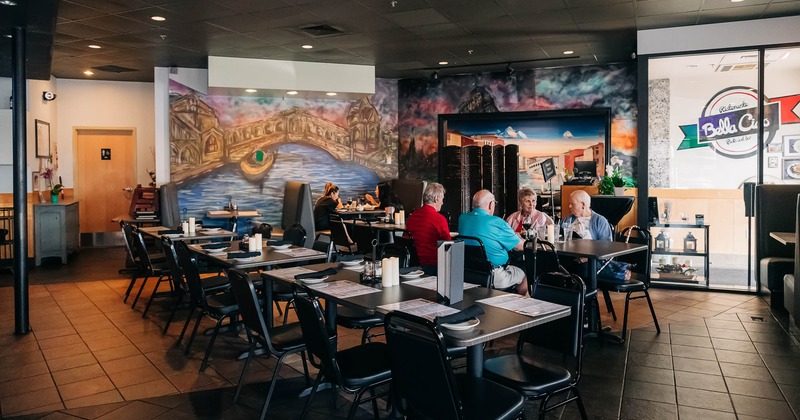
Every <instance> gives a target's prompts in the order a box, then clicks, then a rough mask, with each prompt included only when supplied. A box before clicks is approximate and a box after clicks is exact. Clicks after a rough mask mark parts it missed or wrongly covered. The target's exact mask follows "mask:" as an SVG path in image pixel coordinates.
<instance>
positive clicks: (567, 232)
mask: <svg viewBox="0 0 800 420" xmlns="http://www.w3.org/2000/svg"><path fill="white" fill-rule="evenodd" d="M572 230H573V226H572V224H565V225H564V241H566V242H572Z"/></svg>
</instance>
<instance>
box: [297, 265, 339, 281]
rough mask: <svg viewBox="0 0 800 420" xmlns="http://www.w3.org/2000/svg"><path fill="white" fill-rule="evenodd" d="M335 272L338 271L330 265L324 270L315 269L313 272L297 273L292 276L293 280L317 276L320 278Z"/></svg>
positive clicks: (315, 277) (316, 277)
mask: <svg viewBox="0 0 800 420" xmlns="http://www.w3.org/2000/svg"><path fill="white" fill-rule="evenodd" d="M336 273H338V271H336V269H335V268H332V267H331V268H328V269H325V270H320V271H315V272H313V273H304V274H298V275H296V276H294V279H295V280H302V279H319V278H322V277H325V276H332V275H334V274H336Z"/></svg>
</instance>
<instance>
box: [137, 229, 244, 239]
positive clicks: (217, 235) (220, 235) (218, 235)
mask: <svg viewBox="0 0 800 420" xmlns="http://www.w3.org/2000/svg"><path fill="white" fill-rule="evenodd" d="M162 230H172V229H170V228H168V227H164V226H151V227H143V228H139V231H140V232H142V233H143V234H145V235H147V236H151V237H153V238H159V237H161V236H162V235H161V234H159V233H158V232H160V231H162ZM167 236H168V237H169V238H170V239H172V240H173V241H203V240H209V239H225V238H232V237H234V236H236V234H235V233H233V232H231V231H229V230H225V229H213V230H211V231H206V230H203V229H197V230H196V231H195V232H194V233H171V234H167Z"/></svg>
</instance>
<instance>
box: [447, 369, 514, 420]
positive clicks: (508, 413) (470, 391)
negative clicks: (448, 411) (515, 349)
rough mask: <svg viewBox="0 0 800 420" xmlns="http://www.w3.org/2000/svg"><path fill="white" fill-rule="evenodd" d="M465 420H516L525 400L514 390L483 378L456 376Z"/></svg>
mask: <svg viewBox="0 0 800 420" xmlns="http://www.w3.org/2000/svg"><path fill="white" fill-rule="evenodd" d="M455 377H456V380H457V381H458V393H459V396H460V397H461V404H462V407H463V413H464V418H465V419H516V418H519V415H520V413H521V412H522V410H523V408H524V404H525V398H523V396H522V395H521V394H520V393H519V392H517V391H514V390H513V389H511V388H509V387H507V386H503V385H500V384H498V383H497V382H492V381H490V380H487V379H483V378H475V377H472V376H469V375H466V374H457V375H455Z"/></svg>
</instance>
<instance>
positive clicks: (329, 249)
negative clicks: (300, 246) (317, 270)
mask: <svg viewBox="0 0 800 420" xmlns="http://www.w3.org/2000/svg"><path fill="white" fill-rule="evenodd" d="M311 249H313V250H314V251H319V252H324V253H325V262H331V260H332V259H333V241H327V242H326V241H320V240H319V238H317V239H316V240H314V244H313V245H311Z"/></svg>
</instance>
